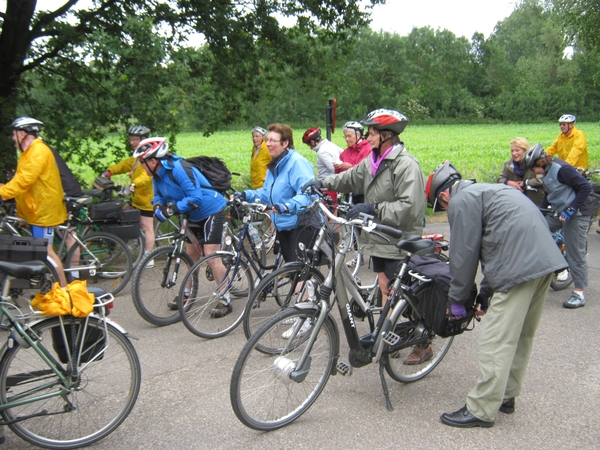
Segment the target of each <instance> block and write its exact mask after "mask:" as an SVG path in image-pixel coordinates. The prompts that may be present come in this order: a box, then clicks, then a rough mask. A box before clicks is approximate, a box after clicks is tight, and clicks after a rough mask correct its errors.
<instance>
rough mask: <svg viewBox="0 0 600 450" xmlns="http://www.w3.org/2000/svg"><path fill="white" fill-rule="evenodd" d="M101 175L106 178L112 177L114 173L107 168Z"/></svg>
mask: <svg viewBox="0 0 600 450" xmlns="http://www.w3.org/2000/svg"><path fill="white" fill-rule="evenodd" d="M100 176H101V177H105V178H110V177H112V173H110V171H108V170H105V171H104V172H102V175H100Z"/></svg>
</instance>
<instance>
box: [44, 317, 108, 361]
mask: <svg viewBox="0 0 600 450" xmlns="http://www.w3.org/2000/svg"><path fill="white" fill-rule="evenodd" d="M84 323H85V321H82V322H81V324H80V325H70V324H65V326H64V327H65V335H66V337H67V342H68V343H69V346H70V347H71V348H70V349H69V351H70V352H71V358H73V360H75V359H76V358H77V354H76V353H74V352H77V351H78V350H77V348H78V346H77V345H76V343H77V342H80V341H81V336H79V333H81V332H82V331H83V328H82V326H83V324H84ZM85 330H86V332H85V342H84V343H83V348H82V350H81V359H80V360H79V361H80V362H82V363H87V362H90V361H91V360H92V359H94V358H95V357H96V355H98V354H99V353H100V352H101V351H102V350H104V347H105V346H106V339H105V336H104V335H105V331H104V329H103V328H100V327H95V326H92V325H88V326H87V327H86V328H85ZM52 347H53V348H54V351H55V352H56V353H57V355H58V358H59V360H60V362H61V363H63V364H66V363H67V362H69V356H68V355H69V351H67V348H66V346H65V339H64V337H63V334H62V331H61V327H60V326H56V327H53V328H52ZM102 358H104V355H103V354H102V355H100V356H99V357H98V358H97V360H100V359H102Z"/></svg>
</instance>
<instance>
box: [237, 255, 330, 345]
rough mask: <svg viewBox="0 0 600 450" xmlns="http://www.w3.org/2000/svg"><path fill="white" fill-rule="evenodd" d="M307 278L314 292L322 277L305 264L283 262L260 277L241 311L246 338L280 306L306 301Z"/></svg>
mask: <svg viewBox="0 0 600 450" xmlns="http://www.w3.org/2000/svg"><path fill="white" fill-rule="evenodd" d="M309 280H314V287H315V294H317V293H318V289H319V287H320V286H321V284H323V282H324V281H325V277H324V276H323V274H322V273H321V272H319V270H317V269H316V268H314V267H311V266H308V265H306V264H304V263H291V264H286V265H284V266H283V267H281V268H279V269H277V270H274V271H273V272H271V273H270V274H269V275H267V276H266V277H265V278H263V280H262V281H261V282H260V283H259V284H258V286H257V287H256V289H254V290H253V291H252V294H251V295H250V298H249V299H248V303H247V304H246V310H245V311H244V334H245V335H246V338H247V339H250V336H252V333H254V332H255V331H256V330H258V329H259V328H260V327H261V325H262V324H263V323H265V322H266V321H267V320H269V319H270V318H271V317H273V316H274V315H275V314H277V313H278V312H280V311H281V310H282V309H286V308H288V307H290V306H293V305H294V304H295V303H296V302H298V301H302V300H307V298H308V296H309V292H308V284H307V281H309ZM311 282H312V281H311Z"/></svg>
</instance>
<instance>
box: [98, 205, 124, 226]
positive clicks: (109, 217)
mask: <svg viewBox="0 0 600 450" xmlns="http://www.w3.org/2000/svg"><path fill="white" fill-rule="evenodd" d="M123 204H124V202H123V200H109V201H106V202H98V203H94V204H93V205H91V206H90V209H89V216H90V219H92V220H93V221H94V222H120V221H122V220H123Z"/></svg>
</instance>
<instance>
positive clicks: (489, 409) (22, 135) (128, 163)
mask: <svg viewBox="0 0 600 450" xmlns="http://www.w3.org/2000/svg"><path fill="white" fill-rule="evenodd" d="M559 123H560V127H561V135H559V137H558V138H557V139H556V141H555V142H554V143H553V144H552V145H551V146H550V147H549V148H548V149H546V151H544V149H543V148H542V147H541V145H540V144H536V145H534V146H530V147H529V148H525V147H528V143H527V141H526V140H524V139H520V140H515V141H512V142H511V153H512V155H513V158H512V160H511V161H509V162H507V163H506V164H505V171H503V174H504V172H506V176H504V175H502V176H501V179H499V183H498V184H496V185H486V184H477V183H474V182H471V181H465V180H461V178H462V177H461V175H460V173H459V172H458V171H457V170H456V169H455V168H454V167H453V166H452V165H451V164H450V163H449V162H445V163H443V164H442V165H440V166H439V167H438V168H437V169H436V170H435V172H434V173H433V174H431V176H430V177H429V178H428V180H426V179H425V177H424V175H423V172H422V170H421V167H420V165H419V162H418V161H417V160H416V159H415V158H414V157H413V156H412V155H410V154H409V153H408V151H407V149H406V146H405V144H404V143H403V142H402V141H401V140H400V134H401V133H402V132H403V131H404V129H405V127H406V126H407V124H408V118H407V117H406V116H405V115H404V114H402V113H400V112H398V111H395V110H390V109H377V110H375V111H372V112H371V113H369V114H368V115H367V117H366V118H365V119H364V120H362V121H361V122H354V121H352V122H348V123H346V124H345V125H344V127H343V133H344V137H345V139H346V142H347V143H348V148H347V149H346V150H345V151H342V150H341V149H340V148H339V147H337V146H335V144H332V143H331V142H329V141H328V140H327V139H323V138H322V136H321V132H320V129H318V128H310V129H308V130H307V131H306V132H305V133H304V136H303V139H302V140H303V142H304V143H305V144H307V145H309V146H310V147H311V148H312V149H313V150H315V151H316V152H317V171H318V176H317V177H315V171H314V168H313V166H312V164H311V163H310V162H309V161H308V160H307V159H306V158H304V157H303V156H302V155H301V154H300V153H299V152H297V151H296V150H295V147H294V140H293V131H292V129H291V128H290V127H289V126H288V125H286V124H281V123H273V124H271V125H269V126H268V127H267V129H264V128H262V127H256V128H254V129H253V130H252V140H253V148H252V156H251V163H250V167H251V171H250V179H251V183H252V186H251V189H247V190H244V191H240V192H235V193H234V195H233V198H234V199H236V198H237V199H240V200H244V201H249V202H255V201H260V202H262V203H263V204H266V205H269V206H270V210H271V215H272V223H273V226H274V227H275V230H276V231H277V240H278V242H279V251H280V252H281V253H282V255H283V258H284V260H285V261H286V262H291V261H295V260H296V259H297V258H298V255H297V248H298V243H300V242H301V243H304V244H305V245H306V246H309V245H310V243H311V240H312V239H313V238H314V231H315V230H316V229H318V228H319V223H320V222H319V221H320V220H321V218H320V217H317V216H315V215H314V214H310V213H307V210H306V209H305V207H306V206H308V205H309V204H310V203H311V197H310V194H309V193H308V192H307V190H308V188H309V187H311V188H315V189H318V190H325V191H326V192H329V193H331V197H332V198H334V199H335V193H352V194H353V206H352V207H351V209H350V211H349V212H348V213H347V217H348V219H353V218H356V217H359V215H360V214H367V215H369V216H371V217H372V218H373V220H374V221H375V222H377V223H381V224H384V225H389V226H392V227H395V228H397V229H401V230H402V231H403V232H404V233H405V234H407V235H408V234H417V235H421V234H422V232H423V228H424V224H425V210H426V206H427V203H430V204H431V205H433V208H434V212H435V211H439V210H448V213H449V221H450V227H451V234H452V241H453V245H452V246H450V270H451V273H452V276H453V281H452V285H451V288H450V293H449V301H450V304H449V309H450V311H451V314H452V315H453V316H455V317H457V318H460V317H462V316H464V315H466V313H467V312H466V309H465V306H464V302H465V299H466V296H465V295H466V294H465V292H466V289H470V286H471V285H472V283H473V281H474V277H475V274H476V272H477V267H478V265H479V264H481V267H482V270H483V272H484V281H483V282H482V283H481V289H480V294H479V295H478V297H477V307H479V308H480V309H481V310H482V311H483V312H484V313H485V311H486V310H487V309H488V308H490V309H489V310H490V312H491V314H490V317H491V319H489V322H490V323H493V324H494V325H493V326H492V325H490V326H489V327H488V329H487V331H486V333H485V334H484V336H482V341H483V342H485V344H484V345H483V346H482V348H484V349H487V350H480V354H479V360H480V369H481V375H480V377H479V379H478V385H477V387H476V388H475V389H474V391H473V392H472V393H471V394H470V395H469V397H468V399H467V404H466V406H465V407H464V408H462V409H461V410H459V411H456V412H455V413H452V414H444V415H442V421H443V422H444V423H446V424H448V425H452V426H459V427H468V426H485V427H487V426H492V425H493V421H494V417H495V414H496V412H497V411H502V412H509V413H510V412H512V411H514V398H515V397H516V396H517V395H518V394H519V393H520V387H521V382H522V374H523V373H524V371H525V368H526V366H527V363H528V359H529V355H530V353H531V343H532V341H533V337H534V335H535V328H536V327H537V323H538V322H539V313H540V312H541V310H540V307H539V305H540V302H541V303H542V304H543V300H545V298H546V295H547V290H548V283H549V281H548V280H549V276H550V274H551V273H553V272H555V271H557V270H562V269H564V268H565V267H566V263H565V261H564V259H563V257H562V256H561V255H560V253H559V252H558V251H557V248H556V246H555V245H553V241H552V239H551V235H550V231H549V228H548V226H547V225H546V223H545V222H544V227H543V226H542V225H540V220H539V217H542V216H541V213H540V212H539V210H538V208H537V205H536V203H537V201H539V198H540V196H539V194H538V195H537V196H536V197H535V199H534V198H532V197H531V196H530V195H529V194H528V192H529V191H532V190H533V189H535V190H536V192H538V193H539V192H540V191H542V190H543V191H544V193H545V195H543V198H542V200H541V201H540V206H541V207H545V206H546V205H550V206H552V208H553V209H554V210H555V211H556V213H557V218H556V219H555V220H554V222H552V223H551V226H552V227H561V226H562V227H563V228H564V231H565V240H566V245H567V246H568V248H569V252H568V253H567V258H568V263H569V265H570V267H571V270H572V272H573V278H574V282H575V290H574V292H573V293H572V294H571V297H570V298H569V300H567V301H566V302H565V303H564V306H565V307H566V308H572V309H574V308H579V307H581V306H584V305H585V298H584V294H583V290H584V288H585V287H586V286H587V265H586V262H585V249H586V234H587V226H588V224H589V219H590V215H591V213H592V210H590V208H591V203H590V199H589V194H590V192H591V187H590V184H589V182H588V181H587V180H586V179H585V178H584V177H583V176H582V175H581V174H580V173H579V172H578V171H577V170H576V169H575V167H583V168H587V164H588V162H587V146H586V144H585V136H584V135H583V133H582V132H581V131H580V130H578V129H577V128H576V127H575V117H574V116H572V115H564V116H562V117H561V118H560V119H559ZM42 126H43V124H42V122H40V121H39V120H36V119H33V118H29V117H21V118H18V119H16V120H15V121H14V122H13V123H12V129H13V132H12V139H13V141H14V143H15V147H16V148H17V149H19V150H20V151H21V152H22V155H21V158H20V160H19V163H18V166H17V170H16V173H15V176H14V177H13V178H12V180H10V181H9V182H8V183H7V184H5V185H2V186H0V196H1V197H2V198H4V199H13V198H14V199H15V200H16V204H17V213H18V214H19V216H20V217H22V218H24V219H25V220H26V221H27V222H28V223H29V224H30V225H31V228H32V234H33V236H35V237H43V238H45V239H47V240H48V254H49V256H50V257H51V258H52V259H53V260H54V261H55V262H56V264H57V267H58V269H59V270H58V272H59V276H60V282H61V285H63V286H65V285H66V280H65V277H64V272H63V271H62V270H61V268H62V266H61V261H60V259H59V258H58V256H57V255H56V254H55V253H54V250H53V248H52V238H53V227H55V226H57V225H59V224H62V223H63V222H65V220H66V219H67V212H66V209H65V204H64V201H63V191H62V189H61V186H62V185H61V178H60V173H59V170H58V168H57V163H56V161H55V158H54V156H53V153H52V151H51V149H50V148H49V147H48V145H46V144H45V143H44V141H43V140H42V139H41V138H40V132H41V129H42ZM365 129H366V131H367V132H366V133H364V131H365ZM128 134H129V138H130V139H129V141H130V145H131V147H132V150H133V155H132V157H130V158H127V159H126V160H124V161H122V162H120V163H118V164H115V165H112V166H109V167H108V168H107V170H106V171H105V172H104V173H103V174H102V175H103V176H105V177H110V176H112V175H115V174H119V173H128V174H129V175H130V177H131V184H130V185H129V186H128V187H127V188H126V192H127V193H130V194H131V197H132V200H131V202H132V206H133V207H135V208H137V209H139V210H140V212H141V227H142V228H143V230H144V232H145V235H146V239H145V242H146V248H145V251H146V252H148V251H150V250H152V248H153V246H154V239H153V236H154V227H153V220H154V219H157V220H158V221H161V222H162V221H165V220H167V219H169V218H170V217H171V216H173V215H177V214H187V215H189V219H190V222H191V223H192V224H193V226H192V227H191V229H192V230H193V232H194V233H195V235H196V236H197V237H198V239H199V241H200V242H202V243H203V251H204V254H205V255H210V254H212V253H214V252H216V251H217V250H219V248H220V245H221V237H222V228H223V224H224V222H225V220H226V213H225V208H226V205H227V201H226V199H225V198H224V196H223V195H222V194H221V193H219V192H217V191H216V190H213V189H211V188H210V186H211V185H210V182H209V181H208V180H207V179H206V177H205V176H204V175H203V174H202V173H201V171H200V170H198V169H197V168H196V167H193V166H192V165H190V164H186V163H185V161H184V160H183V159H182V158H181V157H180V156H177V155H174V154H171V153H170V152H169V147H168V143H167V141H166V139H165V138H162V137H150V130H149V129H148V128H146V127H144V126H141V125H137V126H133V127H130V128H129V129H128ZM513 146H514V147H515V148H516V150H515V151H514V152H512V149H513ZM517 150H519V151H517ZM553 154H556V155H558V158H554V157H553V156H552V155H553ZM503 185H504V186H503ZM530 188H531V189H530ZM522 194H527V195H522ZM519 196H520V197H519ZM528 196H529V198H530V200H532V201H529V200H528V199H527V198H528ZM488 199H493V201H492V200H488ZM522 199H525V200H526V202H524V201H523V200H522ZM495 202H497V206H494V204H495ZM508 202H513V206H514V205H519V207H520V208H521V211H527V212H528V213H529V212H531V211H533V212H531V214H533V215H534V216H535V224H533V222H532V224H531V225H529V226H528V227H522V226H517V225H516V224H515V223H514V222H515V217H516V216H518V215H517V214H513V215H512V216H511V214H509V213H507V211H508V209H506V204H507V203H508ZM534 202H535V203H534ZM527 204H530V205H531V206H525V205H527ZM454 205H458V206H454ZM482 208H483V210H488V209H489V210H488V211H487V212H486V211H483V210H482ZM503 208H504V209H503ZM513 209H514V208H513ZM511 210H512V209H511ZM481 217H485V218H486V219H485V220H483V222H482V221H481V219H480V218H481ZM492 217H493V218H494V219H493V220H492ZM492 227H493V228H494V230H495V233H489V231H490V230H489V229H488V228H492ZM465 230H469V231H465ZM498 230H501V232H498ZM490 234H492V235H494V238H493V242H491V241H490ZM515 235H518V236H515ZM460 236H463V237H462V238H461V237H460ZM508 236H511V238H510V239H508V238H507V237H508ZM456 239H458V240H459V241H460V240H461V239H462V241H461V242H462V244H464V245H462V244H459V245H455V244H454V242H456ZM360 240H361V251H362V252H364V253H365V254H366V255H369V256H370V257H371V259H372V263H373V270H374V272H376V273H377V274H378V280H379V281H378V282H379V287H380V289H381V292H382V293H383V297H384V298H383V301H385V300H386V298H387V294H388V284H389V281H390V280H393V279H394V277H395V273H396V270H397V265H398V261H399V260H400V259H401V258H402V257H403V255H401V254H400V253H399V252H398V249H397V248H396V246H395V242H393V241H387V240H384V239H382V238H381V237H379V236H377V235H369V234H368V233H363V234H362V235H361V237H360ZM526 243H527V245H529V243H532V244H533V243H535V244H536V245H541V246H543V247H544V249H546V248H547V250H544V251H546V252H547V255H546V256H547V257H545V258H544V260H543V261H540V260H539V258H537V257H536V259H535V261H532V262H531V265H530V266H531V267H532V269H527V270H525V271H520V272H519V274H520V275H519V276H516V274H514V273H513V272H514V270H515V269H514V267H515V266H514V264H512V262H511V261H512V259H510V258H508V256H509V255H512V254H513V253H514V252H519V254H521V253H522V252H524V251H525V250H524V247H523V245H524V244H526ZM187 251H188V252H189V254H190V256H191V257H192V258H193V259H194V261H197V260H198V259H199V258H200V256H201V255H200V254H199V252H198V251H197V250H196V248H195V247H193V246H192V245H188V246H187ZM536 251H537V250H536ZM532 253H535V251H534V249H532ZM213 261H214V263H213V266H212V267H211V269H212V272H213V274H214V276H215V278H216V279H217V281H220V279H222V277H223V274H224V272H225V269H224V267H223V265H222V263H221V262H220V260H219V259H218V258H215V259H214V260H213ZM148 264H152V261H150V262H149V263H148ZM542 265H543V267H542ZM519 266H520V267H522V266H523V265H519ZM528 266H529V264H528ZM536 267H537V268H538V269H537V270H536V269H535V268H536ZM547 281H548V282H547ZM523 289H525V290H523ZM515 290H516V291H518V292H517V293H514V291H515ZM515 304H516V305H519V306H518V307H516V306H515V307H513V306H510V308H513V309H510V311H511V313H510V314H512V315H509V314H508V313H507V311H509V309H507V308H509V305H515ZM523 304H526V305H527V306H523ZM172 307H173V308H176V307H177V304H176V302H174V303H173V305H172ZM231 311H232V307H231V302H230V299H229V298H228V297H227V294H225V295H224V296H223V298H222V299H221V300H220V301H219V303H218V304H217V306H216V307H215V308H214V309H213V310H212V311H211V317H213V318H215V319H218V318H220V317H224V316H225V315H227V314H229V313H231ZM501 317H504V318H503V319H500V318H501ZM506 317H512V319H511V320H512V322H510V323H509V322H507V319H506ZM506 329H509V330H510V331H509V332H508V331H506V332H505V330H506ZM492 337H493V338H492ZM499 338H506V339H508V340H510V345H507V346H506V347H507V348H505V349H504V351H505V353H503V354H502V355H499V354H497V353H496V349H494V346H495V345H496V346H497V344H498V339H499ZM431 356H432V352H431V348H418V349H415V354H414V355H411V358H412V359H411V361H412V362H411V364H420V363H422V362H424V361H427V360H428V359H430V358H431ZM499 360H501V361H503V368H502V369H501V370H500V369H498V368H497V367H496V366H497V365H498V364H496V363H497V361H499ZM504 363H505V364H504ZM517 373H518V374H520V375H517ZM490 386H493V389H491V388H490Z"/></svg>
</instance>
